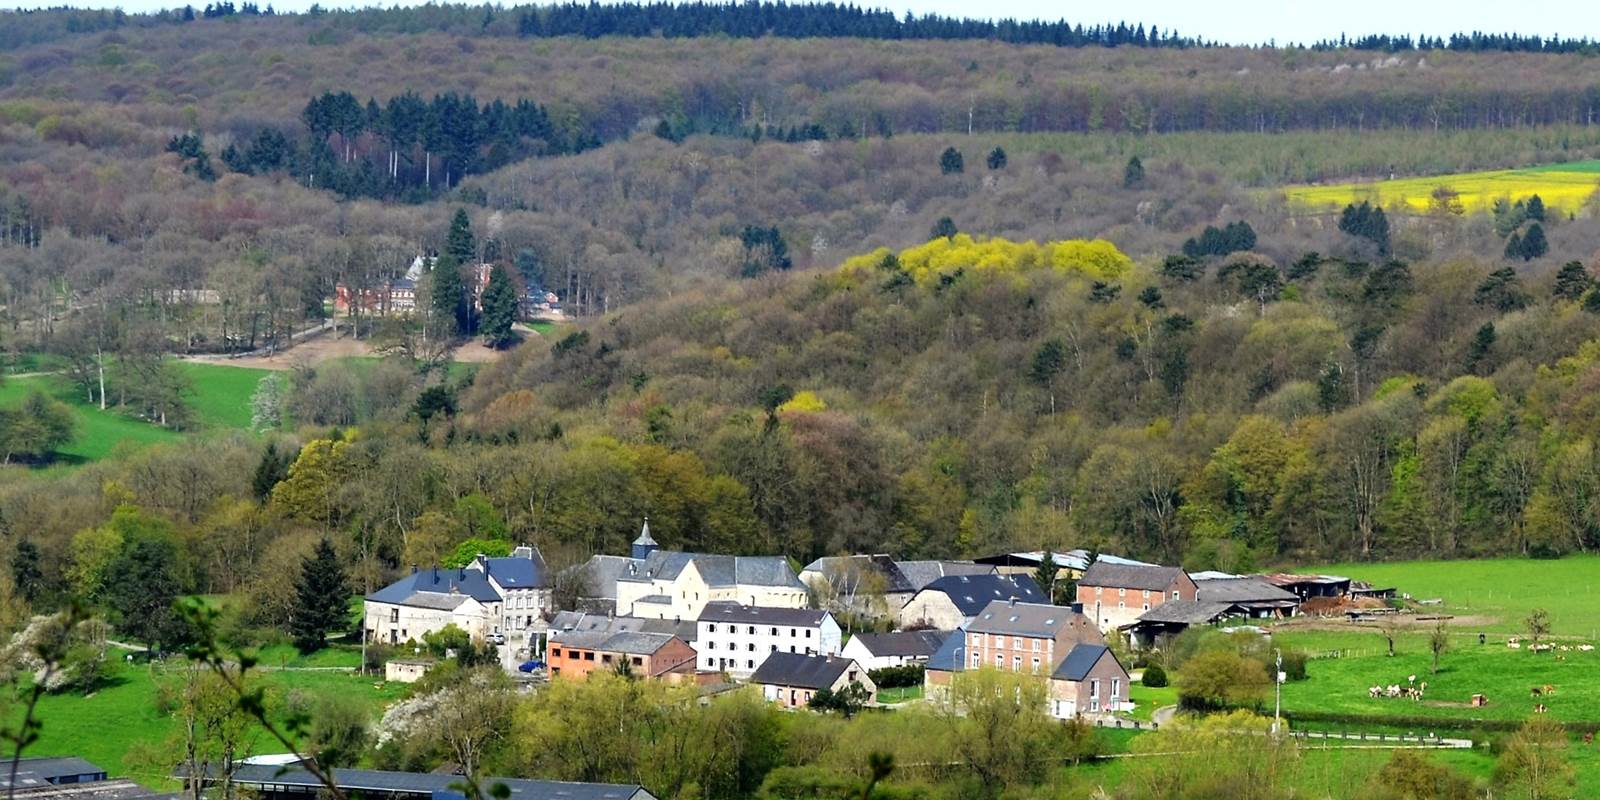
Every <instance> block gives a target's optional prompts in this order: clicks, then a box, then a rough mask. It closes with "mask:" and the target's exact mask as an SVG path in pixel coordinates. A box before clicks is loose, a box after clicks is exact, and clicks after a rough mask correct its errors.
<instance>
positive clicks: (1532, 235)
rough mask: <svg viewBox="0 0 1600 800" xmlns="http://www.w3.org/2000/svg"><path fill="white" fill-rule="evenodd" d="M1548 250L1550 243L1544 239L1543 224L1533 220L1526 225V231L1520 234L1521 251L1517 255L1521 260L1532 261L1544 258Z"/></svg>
mask: <svg viewBox="0 0 1600 800" xmlns="http://www.w3.org/2000/svg"><path fill="white" fill-rule="evenodd" d="M1549 252H1550V243H1549V242H1547V241H1545V238H1544V226H1543V225H1540V224H1539V223H1537V222H1535V223H1533V224H1532V225H1529V226H1528V232H1527V233H1525V234H1523V235H1522V251H1521V252H1520V253H1519V255H1520V256H1521V257H1522V260H1523V261H1532V260H1534V259H1536V258H1544V256H1545V254H1546V253H1549Z"/></svg>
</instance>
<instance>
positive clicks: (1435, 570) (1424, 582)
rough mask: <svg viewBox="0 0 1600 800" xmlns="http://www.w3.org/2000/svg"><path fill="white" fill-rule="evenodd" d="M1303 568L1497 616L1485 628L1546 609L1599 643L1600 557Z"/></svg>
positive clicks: (1558, 625)
mask: <svg viewBox="0 0 1600 800" xmlns="http://www.w3.org/2000/svg"><path fill="white" fill-rule="evenodd" d="M1300 571H1302V572H1315V573H1331V574H1335V575H1348V576H1350V577H1352V578H1355V579H1357V580H1364V581H1368V582H1370V583H1372V585H1374V586H1394V587H1396V588H1397V589H1398V590H1399V591H1400V592H1402V593H1409V594H1410V595H1411V596H1412V597H1414V598H1417V599H1419V600H1420V599H1429V598H1440V599H1442V600H1443V601H1444V604H1443V605H1442V606H1440V607H1439V608H1441V609H1443V610H1444V611H1446V612H1448V613H1452V614H1458V615H1464V614H1472V615H1487V616H1492V617H1494V618H1495V620H1494V621H1493V622H1492V623H1491V624H1488V625H1486V626H1485V627H1486V629H1488V630H1493V631H1502V632H1516V631H1520V630H1522V628H1523V620H1525V619H1526V618H1527V616H1528V612H1529V611H1532V610H1533V609H1535V608H1543V609H1545V610H1546V611H1548V612H1549V613H1550V622H1551V624H1552V625H1553V626H1554V630H1555V632H1556V633H1557V634H1564V635H1571V636H1583V637H1586V638H1588V639H1589V640H1590V641H1596V642H1600V613H1596V612H1595V609H1596V607H1597V606H1600V556H1592V555H1584V556H1568V557H1566V558H1562V559H1558V560H1535V559H1526V558H1494V559H1483V560H1477V561H1398V562H1393V563H1387V564H1333V565H1328V566H1320V567H1306V568H1305V569H1303V570H1300ZM1422 610H1429V611H1431V610H1433V609H1432V608H1430V607H1427V606H1424V607H1422Z"/></svg>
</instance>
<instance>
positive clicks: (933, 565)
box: [894, 561, 995, 591]
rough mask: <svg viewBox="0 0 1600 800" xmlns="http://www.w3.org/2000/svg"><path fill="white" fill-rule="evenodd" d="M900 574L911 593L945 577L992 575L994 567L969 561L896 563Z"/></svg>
mask: <svg viewBox="0 0 1600 800" xmlns="http://www.w3.org/2000/svg"><path fill="white" fill-rule="evenodd" d="M894 565H895V566H896V567H899V568H900V574H902V575H904V576H906V583H908V584H910V585H911V589H912V591H916V590H918V589H922V588H926V587H927V585H928V584H930V583H933V582H934V581H936V580H939V579H940V578H943V577H945V576H946V575H993V574H995V569H994V566H993V565H991V564H976V563H973V562H971V561H896V562H894Z"/></svg>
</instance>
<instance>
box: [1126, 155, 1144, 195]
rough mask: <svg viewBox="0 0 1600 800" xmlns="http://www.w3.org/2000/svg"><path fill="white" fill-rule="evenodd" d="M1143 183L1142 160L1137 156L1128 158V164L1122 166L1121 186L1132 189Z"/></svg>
mask: <svg viewBox="0 0 1600 800" xmlns="http://www.w3.org/2000/svg"><path fill="white" fill-rule="evenodd" d="M1143 183H1144V162H1143V161H1140V160H1139V157H1138V156H1134V157H1133V158H1130V159H1128V165H1127V166H1126V167H1123V168H1122V187H1123V188H1124V189H1132V188H1133V187H1135V186H1139V185H1141V184H1143Z"/></svg>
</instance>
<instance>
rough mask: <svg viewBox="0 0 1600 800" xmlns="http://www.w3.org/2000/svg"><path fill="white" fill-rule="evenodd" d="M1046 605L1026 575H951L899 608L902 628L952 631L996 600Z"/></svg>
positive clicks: (930, 585)
mask: <svg viewBox="0 0 1600 800" xmlns="http://www.w3.org/2000/svg"><path fill="white" fill-rule="evenodd" d="M1011 599H1016V600H1018V601H1021V602H1024V603H1043V602H1045V601H1046V598H1045V596H1044V593H1043V592H1041V591H1039V584H1037V583H1034V582H1033V578H1030V577H1028V576H1026V575H951V576H948V577H944V578H940V579H938V580H936V581H934V582H933V583H930V584H928V585H927V586H926V587H924V588H923V589H922V590H921V591H919V592H917V593H916V595H914V596H913V597H912V598H911V602H909V603H906V607H905V608H903V609H900V627H901V628H902V629H911V628H929V629H933V630H940V631H950V630H955V629H956V628H965V627H966V626H967V623H968V622H970V621H971V620H972V618H973V617H975V616H977V615H978V613H979V612H981V611H983V608H984V606H987V605H988V604H989V603H990V602H992V601H994V600H1011Z"/></svg>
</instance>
